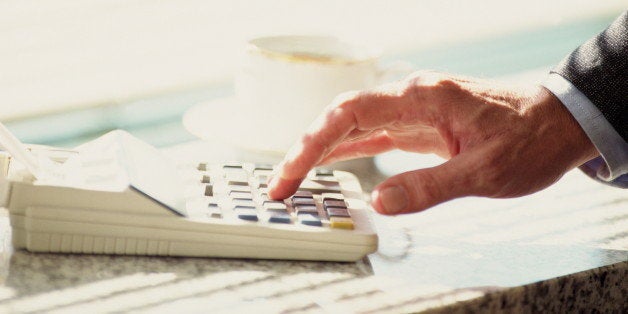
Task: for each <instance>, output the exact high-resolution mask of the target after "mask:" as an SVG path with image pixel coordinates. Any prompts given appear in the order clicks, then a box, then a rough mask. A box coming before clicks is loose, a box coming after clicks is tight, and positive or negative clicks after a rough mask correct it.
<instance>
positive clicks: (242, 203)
mask: <svg viewBox="0 0 628 314" xmlns="http://www.w3.org/2000/svg"><path fill="white" fill-rule="evenodd" d="M232 204H233V206H235V207H238V206H246V207H255V202H253V200H249V199H235V200H233V203H232Z"/></svg>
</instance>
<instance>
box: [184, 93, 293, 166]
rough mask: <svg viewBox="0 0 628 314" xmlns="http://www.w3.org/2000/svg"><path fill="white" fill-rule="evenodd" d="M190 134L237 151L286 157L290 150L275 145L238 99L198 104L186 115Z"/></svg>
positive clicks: (269, 133) (185, 125)
mask: <svg viewBox="0 0 628 314" xmlns="http://www.w3.org/2000/svg"><path fill="white" fill-rule="evenodd" d="M183 126H184V127H185V128H186V129H187V130H188V132H190V133H192V134H193V135H195V136H197V137H199V138H201V139H203V140H207V141H215V142H219V143H221V144H225V145H229V146H232V147H235V148H238V149H243V150H248V151H254V152H257V153H263V154H268V155H276V156H283V155H285V153H286V151H287V148H285V147H280V146H279V145H278V144H277V143H273V141H272V140H267V139H269V138H272V136H273V134H272V133H273V132H272V130H270V129H269V128H267V127H266V126H265V125H264V123H263V121H260V119H259V118H258V119H256V117H253V116H252V115H251V114H249V113H247V112H246V110H244V109H243V108H242V106H241V105H240V104H238V102H237V100H236V98H235V97H225V98H218V99H215V100H211V101H208V102H204V103H201V104H198V105H196V106H194V107H192V108H190V109H188V110H187V111H186V112H185V114H184V115H183Z"/></svg>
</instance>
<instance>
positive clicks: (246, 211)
mask: <svg viewBox="0 0 628 314" xmlns="http://www.w3.org/2000/svg"><path fill="white" fill-rule="evenodd" d="M234 211H235V213H236V215H237V216H238V218H240V219H242V220H248V221H258V220H259V219H258V217H257V211H256V210H255V207H248V206H236V207H235V208H234Z"/></svg>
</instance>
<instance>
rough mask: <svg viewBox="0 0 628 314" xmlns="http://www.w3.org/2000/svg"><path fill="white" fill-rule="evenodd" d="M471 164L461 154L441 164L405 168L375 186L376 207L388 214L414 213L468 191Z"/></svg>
mask: <svg viewBox="0 0 628 314" xmlns="http://www.w3.org/2000/svg"><path fill="white" fill-rule="evenodd" d="M467 173H469V170H468V166H467V165H466V163H465V158H464V157H463V156H462V155H458V156H456V157H454V158H452V159H450V160H449V161H447V162H445V163H443V164H442V165H439V166H436V167H433V168H425V169H419V170H414V171H409V172H404V173H402V174H398V175H396V176H393V177H391V178H389V179H388V180H386V181H384V182H382V183H380V184H379V185H378V186H376V187H375V189H374V190H373V194H372V200H373V207H374V208H375V210H376V211H378V212H379V213H381V214H385V215H397V214H405V213H414V212H419V211H422V210H425V209H427V208H430V207H432V206H434V205H437V204H440V203H443V202H446V201H449V200H452V199H454V198H457V197H461V196H465V195H468V194H469V191H468V188H470V187H471V186H472V185H471V184H470V182H469V179H468V178H469V176H468V175H467Z"/></svg>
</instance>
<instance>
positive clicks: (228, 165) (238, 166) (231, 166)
mask: <svg viewBox="0 0 628 314" xmlns="http://www.w3.org/2000/svg"><path fill="white" fill-rule="evenodd" d="M222 169H225V170H229V169H242V163H240V162H226V163H224V164H223V165H222Z"/></svg>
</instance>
